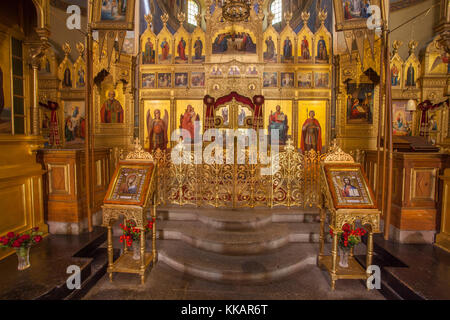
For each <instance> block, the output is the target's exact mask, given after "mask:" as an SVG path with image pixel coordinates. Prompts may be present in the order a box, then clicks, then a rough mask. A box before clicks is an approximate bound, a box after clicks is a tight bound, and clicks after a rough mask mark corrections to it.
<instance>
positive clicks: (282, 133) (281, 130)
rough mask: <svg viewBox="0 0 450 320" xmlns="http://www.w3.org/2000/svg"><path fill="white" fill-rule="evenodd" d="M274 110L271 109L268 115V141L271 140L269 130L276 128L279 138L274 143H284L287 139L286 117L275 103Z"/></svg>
mask: <svg viewBox="0 0 450 320" xmlns="http://www.w3.org/2000/svg"><path fill="white" fill-rule="evenodd" d="M275 110H276V111H275V112H273V111H271V112H270V116H269V127H268V129H269V141H270V143H271V141H272V136H271V131H272V130H277V131H278V138H279V140H278V141H275V143H278V144H279V145H285V144H286V141H287V139H288V129H289V127H288V117H287V116H286V115H285V114H284V112H283V111H281V106H280V105H277V106H276V107H275Z"/></svg>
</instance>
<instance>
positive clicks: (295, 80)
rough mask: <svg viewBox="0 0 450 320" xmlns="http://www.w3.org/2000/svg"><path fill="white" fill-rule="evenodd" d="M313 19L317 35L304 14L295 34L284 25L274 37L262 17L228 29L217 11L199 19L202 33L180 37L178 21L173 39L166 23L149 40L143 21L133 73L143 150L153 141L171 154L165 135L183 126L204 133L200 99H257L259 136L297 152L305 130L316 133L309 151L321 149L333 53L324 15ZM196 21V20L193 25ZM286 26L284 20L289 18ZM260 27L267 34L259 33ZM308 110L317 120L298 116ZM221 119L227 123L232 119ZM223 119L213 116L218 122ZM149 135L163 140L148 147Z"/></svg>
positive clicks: (254, 14)
mask: <svg viewBox="0 0 450 320" xmlns="http://www.w3.org/2000/svg"><path fill="white" fill-rule="evenodd" d="M320 13H321V14H320V15H319V14H317V13H314V14H317V19H318V21H319V22H320V24H319V26H318V27H317V28H316V32H312V31H311V30H310V28H309V27H308V20H309V18H310V14H309V13H306V12H304V13H303V14H302V20H303V23H302V25H301V28H300V30H299V31H298V32H296V31H294V30H293V29H292V28H291V27H290V26H289V23H287V26H286V27H285V28H284V29H283V30H282V31H281V32H277V31H276V30H275V29H274V28H273V26H272V23H271V21H270V20H268V21H267V20H266V21H264V19H266V18H265V17H264V15H260V14H258V13H257V12H256V11H252V13H251V15H250V17H249V18H248V21H246V22H244V23H234V24H231V23H229V22H227V21H224V20H223V19H221V8H216V9H215V10H214V12H213V13H210V14H209V13H207V14H206V16H205V17H204V19H205V20H206V32H205V31H204V30H203V29H202V28H200V27H196V28H195V29H194V31H193V32H192V33H189V32H187V31H186V30H185V29H184V27H183V22H184V19H185V16H184V15H183V14H180V15H178V18H179V21H180V27H179V29H178V30H176V32H175V33H174V34H172V33H171V32H170V31H169V30H168V28H167V25H166V24H167V19H168V17H167V16H165V15H163V16H162V17H161V18H162V21H163V28H162V29H161V30H160V31H159V32H158V34H155V33H154V31H153V28H152V20H153V18H152V17H151V16H146V21H147V29H146V30H145V32H144V33H143V34H142V35H141V53H140V61H141V63H140V66H139V69H140V74H139V79H140V81H139V82H140V83H139V99H140V108H139V114H140V115H139V119H140V120H139V123H140V130H139V132H140V139H141V140H142V141H145V148H146V149H147V150H148V149H153V150H154V146H156V145H157V142H158V141H159V143H161V141H163V143H164V147H163V148H170V147H172V146H173V144H174V143H176V142H171V141H170V140H171V139H170V133H171V132H173V131H174V130H175V129H179V128H183V129H186V128H191V127H192V123H190V121H188V119H192V121H191V122H193V120H194V119H199V121H200V122H201V123H202V125H204V122H203V121H204V120H205V117H204V112H205V111H206V106H204V104H203V98H204V97H205V96H206V95H210V96H212V97H213V98H215V99H216V100H217V99H219V98H220V97H224V96H227V95H229V94H230V93H231V92H234V91H235V92H237V93H238V94H239V95H242V96H244V97H248V98H250V99H252V98H253V97H254V96H256V95H262V96H264V98H265V101H266V102H265V104H264V105H263V116H264V121H263V123H264V129H265V130H266V131H267V132H268V129H269V128H278V129H281V130H280V132H281V133H282V134H281V137H280V140H279V142H278V143H279V144H280V145H285V144H286V143H287V140H288V139H291V140H292V141H293V143H294V145H295V146H297V147H298V148H301V146H302V142H301V141H302V126H303V124H304V123H305V122H306V126H305V128H310V126H309V125H313V126H314V127H317V126H320V130H321V131H320V132H321V133H320V136H321V137H320V139H318V137H316V138H315V139H314V141H316V142H315V143H314V144H312V145H314V148H316V149H315V150H316V151H319V150H322V147H323V148H326V146H327V144H328V142H329V141H330V132H331V125H330V114H331V111H330V109H331V88H332V80H333V79H332V65H331V63H332V51H331V50H332V47H331V34H330V32H329V30H328V29H327V28H326V27H325V24H324V21H325V19H326V17H327V13H326V12H325V11H321V12H320ZM202 18H203V17H197V19H198V21H199V23H198V25H200V22H201V19H202ZM285 18H286V19H287V20H290V19H291V17H290V16H289V15H286V17H285ZM267 19H271V17H270V16H269V17H267ZM263 22H264V23H263ZM266 22H267V25H268V26H269V27H267V28H265V29H264V28H263V25H265V24H266ZM157 110H158V111H157ZM309 110H314V112H315V113H316V115H315V116H312V118H310V117H309V115H308V116H305V115H306V114H307V113H308V114H309ZM155 111H156V114H155ZM219 111H220V110H219ZM228 111H229V112H230V114H229V117H230V119H231V112H232V111H231V110H228ZM166 112H167V114H166ZM233 112H234V111H233ZM236 112H237V113H236V116H235V118H236V119H237V120H238V121H239V119H241V118H242V119H241V120H242V121H244V122H243V123H244V124H245V121H246V120H245V119H246V118H251V116H249V115H247V114H245V110H241V109H239V110H237V111H236ZM219 113H220V112H219ZM215 114H218V113H217V110H216V112H215ZM224 116H225V118H226V117H227V116H226V115H222V114H221V113H220V116H217V119H222V120H223V119H224ZM308 119H310V121H308ZM299 120H300V121H302V123H298V121H299ZM149 124H150V126H153V127H154V128H153V127H149ZM222 124H223V123H222ZM237 127H239V128H241V127H242V126H239V125H238V126H237ZM162 129H164V132H163V133H161V132H160V131H161V130H162ZM202 130H203V127H202ZM156 131H158V132H160V135H161V137H162V138H157V139H155V135H156V133H155V132H156ZM166 137H167V138H166ZM165 139H167V140H168V141H166V140H165ZM319 140H320V149H319V146H318V141H319ZM150 142H152V143H151V146H150ZM308 148H311V147H308ZM153 150H152V151H153Z"/></svg>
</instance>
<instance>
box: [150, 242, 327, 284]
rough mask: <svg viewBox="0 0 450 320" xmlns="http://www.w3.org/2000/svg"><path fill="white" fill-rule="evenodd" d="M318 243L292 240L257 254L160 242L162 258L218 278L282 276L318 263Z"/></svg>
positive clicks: (262, 279)
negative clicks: (241, 254)
mask: <svg viewBox="0 0 450 320" xmlns="http://www.w3.org/2000/svg"><path fill="white" fill-rule="evenodd" d="M317 252H318V245H317V244H312V243H291V244H289V245H287V246H285V247H283V248H281V249H279V250H276V251H271V252H269V253H264V254H260V255H257V256H254V255H251V256H249V255H247V256H226V255H222V254H217V253H212V252H206V251H203V250H199V249H196V248H194V247H192V246H190V245H188V244H186V243H183V242H180V241H177V240H160V241H159V242H158V261H159V262H163V263H165V264H167V265H168V266H170V267H171V268H173V269H175V270H177V271H179V272H182V273H184V274H188V275H191V276H195V277H199V278H203V279H206V280H211V281H218V282H244V283H245V282H250V283H259V282H267V281H273V280H279V279H282V278H284V277H287V276H289V275H291V274H294V273H296V272H299V271H301V270H303V269H306V268H311V266H313V265H315V264H316V259H317Z"/></svg>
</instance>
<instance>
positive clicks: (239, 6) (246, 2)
mask: <svg viewBox="0 0 450 320" xmlns="http://www.w3.org/2000/svg"><path fill="white" fill-rule="evenodd" d="M251 4H252V1H251V0H222V16H223V18H224V19H225V20H227V21H231V22H241V21H245V20H246V19H247V18H248V17H249V16H250V10H251Z"/></svg>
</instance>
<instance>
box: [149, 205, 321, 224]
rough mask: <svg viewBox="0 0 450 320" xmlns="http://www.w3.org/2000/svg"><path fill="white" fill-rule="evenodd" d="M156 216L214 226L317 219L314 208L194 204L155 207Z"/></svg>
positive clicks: (316, 212) (315, 220)
mask: <svg viewBox="0 0 450 320" xmlns="http://www.w3.org/2000/svg"><path fill="white" fill-rule="evenodd" d="M157 217H158V219H159V220H170V221H172V220H173V221H177V220H181V221H201V222H202V223H204V224H207V225H209V226H210V227H213V228H215V229H222V230H251V229H257V228H261V227H264V226H267V225H269V224H270V223H272V222H318V221H319V214H318V211H317V210H315V209H309V210H303V209H285V208H277V209H268V208H262V209H239V210H231V209H215V208H196V207H169V208H168V207H162V208H160V209H158V215H157Z"/></svg>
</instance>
